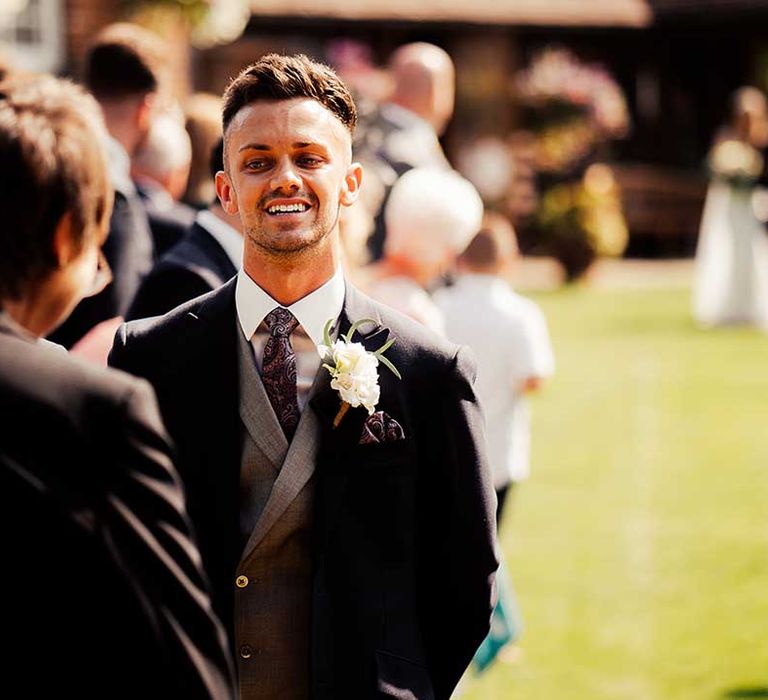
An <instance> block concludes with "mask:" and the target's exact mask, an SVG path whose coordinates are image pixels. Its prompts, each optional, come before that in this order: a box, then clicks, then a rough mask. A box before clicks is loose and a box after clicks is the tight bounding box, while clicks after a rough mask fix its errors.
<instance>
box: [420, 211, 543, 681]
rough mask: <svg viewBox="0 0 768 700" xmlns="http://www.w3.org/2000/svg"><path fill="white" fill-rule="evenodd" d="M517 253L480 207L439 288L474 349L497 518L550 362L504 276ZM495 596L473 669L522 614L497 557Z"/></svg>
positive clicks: (447, 311) (443, 304)
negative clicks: (478, 224)
mask: <svg viewBox="0 0 768 700" xmlns="http://www.w3.org/2000/svg"><path fill="white" fill-rule="evenodd" d="M517 256H518V248H517V240H516V237H515V231H514V229H513V228H512V225H511V224H510V223H509V221H508V220H507V219H506V218H505V217H503V216H501V215H500V214H496V213H492V212H489V213H488V214H486V216H485V218H484V222H483V227H482V228H481V229H480V231H479V233H478V234H477V235H476V236H475V237H474V238H473V239H472V242H471V243H470V244H469V245H468V246H467V249H466V250H465V251H464V252H463V253H462V254H461V255H459V258H458V261H457V269H458V276H457V278H456V281H455V283H454V284H453V285H452V286H450V287H445V288H443V289H440V290H438V291H437V292H436V293H435V295H434V298H435V302H436V304H437V305H438V307H439V308H440V309H441V311H442V312H443V315H444V318H445V328H446V334H447V336H448V338H449V339H450V340H452V341H453V342H455V343H461V344H464V345H468V346H469V347H470V348H472V350H473V351H474V353H475V356H476V357H477V392H478V396H479V397H480V399H481V401H482V404H483V408H484V410H485V421H486V437H487V441H488V456H489V458H490V461H491V467H492V469H493V482H494V488H495V489H496V496H497V499H498V505H497V511H496V522H497V524H498V525H500V524H501V520H502V515H503V512H504V506H505V505H506V504H507V502H508V499H509V496H510V493H511V492H512V489H513V487H514V486H515V484H518V483H520V482H522V481H524V480H525V479H527V478H528V476H529V474H530V442H531V424H530V413H529V405H528V396H529V395H530V394H531V393H532V392H534V391H537V390H538V389H539V388H540V386H541V383H542V382H543V381H544V380H545V379H546V378H547V377H550V376H551V375H552V374H553V372H554V368H555V362H554V355H553V352H552V345H551V343H550V340H549V333H548V331H547V322H546V319H545V318H544V314H543V313H542V312H541V310H540V309H539V307H538V306H537V305H536V304H535V303H534V302H533V301H531V300H530V299H526V298H525V297H522V296H520V295H519V294H516V293H515V292H514V291H513V290H512V288H511V287H510V286H509V284H508V283H507V281H506V279H505V275H507V274H508V273H509V271H510V269H511V267H512V265H513V264H514V262H515V260H516V259H517ZM497 582H498V585H499V602H498V605H497V609H496V610H495V611H494V621H493V624H492V625H491V632H490V633H489V635H488V638H487V639H486V640H485V642H484V643H483V645H482V646H481V647H480V649H479V650H478V653H477V654H476V655H475V665H476V667H477V669H478V670H480V671H482V670H483V669H485V668H486V667H487V666H488V665H489V664H490V662H491V661H492V660H493V659H494V658H495V657H496V656H497V654H498V655H500V657H501V658H502V659H506V660H514V659H515V651H516V649H517V648H516V647H514V646H512V644H514V643H515V642H517V641H518V639H519V637H520V634H521V632H522V626H523V623H522V618H521V615H520V612H519V608H518V604H517V597H516V595H515V592H514V588H513V587H512V581H511V577H510V575H509V574H508V572H507V571H506V567H505V566H504V563H503V562H502V566H501V568H500V570H499V576H498V577H497Z"/></svg>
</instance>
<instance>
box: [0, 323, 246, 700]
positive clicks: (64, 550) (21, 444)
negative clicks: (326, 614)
mask: <svg viewBox="0 0 768 700" xmlns="http://www.w3.org/2000/svg"><path fill="white" fill-rule="evenodd" d="M0 415H2V430H1V431H0V503H1V504H0V551H2V557H3V574H2V576H1V577H0V607H1V611H0V619H2V631H3V636H4V638H5V640H6V644H5V645H4V650H3V661H2V668H3V684H4V685H5V686H6V687H7V688H9V689H10V688H13V692H14V693H16V694H17V695H18V696H19V697H25V698H52V697H77V698H94V699H96V698H98V699H99V700H103V698H126V699H128V698H130V699H131V700H136V698H182V697H183V698H200V699H201V700H202V699H203V698H206V699H207V698H221V699H224V698H232V697H233V681H232V670H231V661H230V658H229V654H228V650H227V645H226V639H225V636H224V630H223V627H222V626H221V624H220V622H219V621H218V619H217V618H216V617H215V615H214V614H213V613H212V610H211V607H210V602H209V597H208V585H207V581H206V580H205V577H204V575H203V572H202V569H201V567H200V561H199V554H198V550H197V548H196V546H195V544H194V542H193V540H192V536H191V533H190V526H189V521H188V518H187V515H186V512H185V506H184V496H183V493H182V489H181V486H180V482H179V479H178V475H177V473H176V471H175V469H174V467H173V465H172V463H171V460H170V457H169V446H168V442H167V439H166V438H165V437H164V432H163V429H162V425H161V422H160V418H159V414H158V412H157V405H156V402H155V400H154V396H153V393H152V390H151V388H150V387H149V386H148V385H147V384H146V383H145V382H140V381H138V380H136V379H134V378H132V377H129V376H127V375H125V374H123V373H120V372H115V371H113V370H105V369H102V368H98V367H94V366H89V365H86V364H85V363H82V362H80V361H77V360H75V359H73V358H71V357H69V356H68V355H67V354H66V353H65V352H64V351H62V350H61V349H58V348H54V347H51V346H44V345H41V344H38V343H35V342H33V341H31V340H30V339H28V338H27V337H25V336H24V335H23V334H22V333H20V332H19V331H18V330H16V329H15V328H13V327H12V326H11V324H9V323H8V322H7V321H6V320H3V321H2V322H0ZM9 692H11V691H9Z"/></svg>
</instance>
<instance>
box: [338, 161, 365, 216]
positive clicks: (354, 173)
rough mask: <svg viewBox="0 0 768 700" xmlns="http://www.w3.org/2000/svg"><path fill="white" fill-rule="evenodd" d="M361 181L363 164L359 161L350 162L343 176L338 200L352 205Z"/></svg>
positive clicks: (345, 204)
mask: <svg viewBox="0 0 768 700" xmlns="http://www.w3.org/2000/svg"><path fill="white" fill-rule="evenodd" d="M362 182H363V166H362V165H360V163H352V165H350V166H349V168H347V174H346V175H345V176H344V184H343V185H342V189H341V195H340V197H339V202H340V203H341V204H342V205H343V206H345V207H349V206H352V205H353V204H354V203H355V202H356V201H357V197H358V195H359V194H360V185H361V184H362Z"/></svg>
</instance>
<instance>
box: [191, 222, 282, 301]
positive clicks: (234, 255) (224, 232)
mask: <svg viewBox="0 0 768 700" xmlns="http://www.w3.org/2000/svg"><path fill="white" fill-rule="evenodd" d="M195 223H197V224H198V226H202V228H204V229H205V230H206V231H208V233H210V234H211V236H213V238H214V239H215V240H216V242H217V243H218V244H219V245H220V246H221V247H222V248H223V249H224V252H225V253H226V254H227V257H228V258H229V259H230V260H231V261H232V264H233V265H234V266H235V269H236V270H239V269H240V268H241V267H242V266H243V237H242V236H241V235H240V232H239V231H238V230H237V229H235V228H233V227H232V226H230V225H229V224H228V223H226V222H225V221H222V220H221V219H220V218H219V217H218V216H216V214H214V213H213V212H212V211H209V210H208V209H203V210H202V211H199V212H197V216H196V217H195ZM273 308H274V307H273ZM270 311H272V309H270Z"/></svg>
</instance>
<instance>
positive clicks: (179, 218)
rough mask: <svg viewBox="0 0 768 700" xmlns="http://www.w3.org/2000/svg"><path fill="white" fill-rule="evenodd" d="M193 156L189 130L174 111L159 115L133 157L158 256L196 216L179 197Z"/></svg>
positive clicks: (178, 239)
mask: <svg viewBox="0 0 768 700" xmlns="http://www.w3.org/2000/svg"><path fill="white" fill-rule="evenodd" d="M191 160H192V146H191V143H190V139H189V134H187V131H186V129H185V128H184V124H183V122H182V120H181V119H180V117H177V116H176V115H175V114H173V113H172V112H168V113H161V114H158V115H157V116H155V117H154V118H153V119H152V124H151V126H150V127H149V133H148V134H147V138H146V139H145V140H144V142H143V143H142V144H141V146H139V148H138V150H137V151H136V154H135V155H134V157H133V159H132V162H131V176H132V178H133V181H134V183H135V184H136V190H137V192H138V194H139V197H140V198H141V201H142V203H143V204H144V209H145V210H146V212H147V217H148V219H149V228H150V231H151V232H152V240H153V243H154V248H155V256H156V257H158V258H159V257H160V256H161V255H162V254H163V253H165V252H166V251H167V250H168V249H169V248H171V246H173V245H174V244H176V243H178V242H179V241H180V240H181V239H182V237H183V236H184V234H185V233H186V232H187V230H188V229H189V227H190V226H191V225H192V222H193V221H194V219H195V210H194V209H192V207H190V206H188V205H186V204H183V203H181V202H180V201H179V199H180V198H181V195H182V194H184V190H185V188H186V186H187V180H188V178H189V167H190V163H191Z"/></svg>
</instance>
